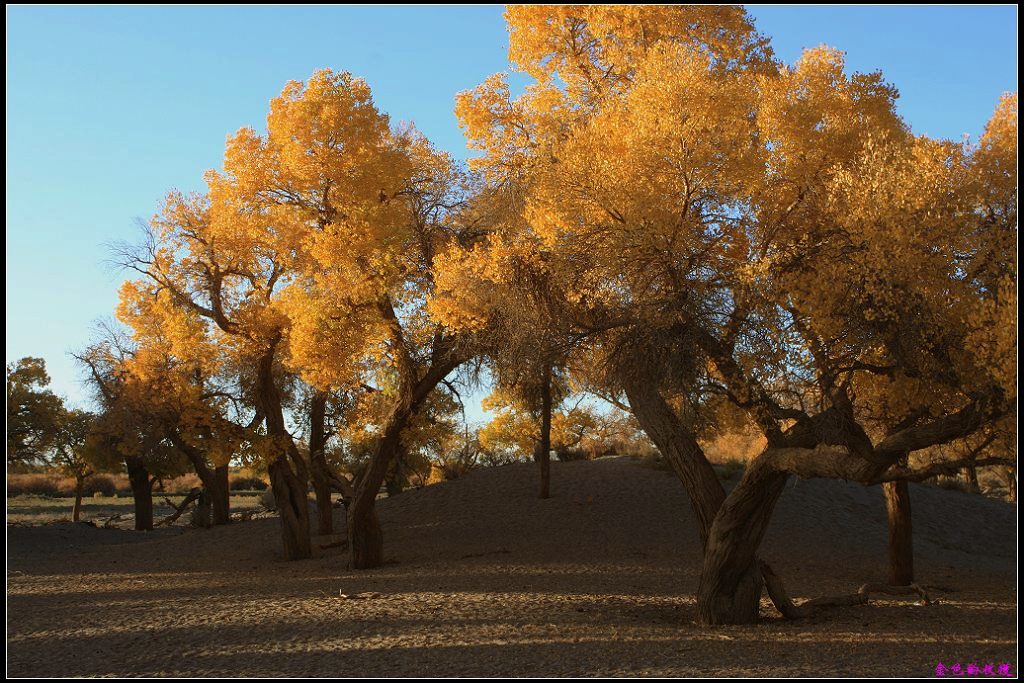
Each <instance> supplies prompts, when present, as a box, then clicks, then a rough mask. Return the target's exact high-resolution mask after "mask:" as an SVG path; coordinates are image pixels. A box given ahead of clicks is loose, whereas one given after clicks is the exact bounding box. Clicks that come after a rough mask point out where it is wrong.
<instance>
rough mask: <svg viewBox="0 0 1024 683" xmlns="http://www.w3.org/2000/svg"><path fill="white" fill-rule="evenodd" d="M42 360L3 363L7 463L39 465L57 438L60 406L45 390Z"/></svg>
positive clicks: (24, 359) (44, 365)
mask: <svg viewBox="0 0 1024 683" xmlns="http://www.w3.org/2000/svg"><path fill="white" fill-rule="evenodd" d="M49 385H50V376H49V375H48V374H46V361H44V360H43V359H42V358H31V357H26V358H22V359H20V360H18V361H17V362H15V363H8V364H7V464H8V465H9V466H10V465H14V464H20V463H23V464H33V463H39V462H42V461H43V460H44V459H45V457H46V455H47V453H48V451H49V450H50V448H51V447H52V445H53V443H54V440H55V439H56V438H57V435H58V430H59V422H60V418H61V416H62V414H63V410H64V403H63V401H61V399H60V397H59V396H57V395H56V394H54V393H53V392H52V391H51V390H50V389H49V388H48V387H49Z"/></svg>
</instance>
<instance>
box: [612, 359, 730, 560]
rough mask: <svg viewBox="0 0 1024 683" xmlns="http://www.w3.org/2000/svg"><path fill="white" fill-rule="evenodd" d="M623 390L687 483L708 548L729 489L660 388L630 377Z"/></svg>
mask: <svg viewBox="0 0 1024 683" xmlns="http://www.w3.org/2000/svg"><path fill="white" fill-rule="evenodd" d="M623 388H624V389H625V390H626V396H627V397H628V399H629V405H630V407H631V408H632V410H633V415H634V416H635V417H636V419H637V421H638V422H639V423H640V426H641V428H643V430H644V433H645V434H647V436H648V437H649V438H650V439H651V441H653V442H654V445H655V446H657V447H658V450H659V451H660V452H661V454H662V456H663V457H664V458H665V459H666V460H668V462H669V464H670V465H671V466H672V469H673V471H674V472H675V473H676V476H678V477H679V479H680V480H681V481H682V482H683V486H684V487H685V488H686V492H687V493H688V494H689V496H690V505H692V507H693V512H694V515H695V516H696V517H697V523H698V529H699V531H700V540H701V545H702V546H705V547H706V546H707V539H708V534H709V532H710V530H711V525H712V523H713V522H714V519H715V514H716V513H717V512H718V509H719V508H720V507H721V505H722V501H724V500H725V489H724V488H722V483H721V482H720V481H719V480H718V476H717V475H716V474H715V469H714V468H713V467H712V466H711V463H710V462H708V459H707V458H706V457H705V456H704V451H703V450H702V449H701V447H700V444H699V443H697V436H696V434H695V433H694V432H693V430H691V429H689V428H688V427H687V426H686V425H685V424H683V422H682V420H680V419H679V416H678V415H676V413H675V411H673V410H672V407H671V406H669V404H668V402H667V401H665V398H664V397H663V396H662V395H661V392H659V391H658V388H657V386H655V385H653V384H650V383H648V382H645V381H635V380H630V379H629V378H627V379H626V380H625V381H624V382H623Z"/></svg>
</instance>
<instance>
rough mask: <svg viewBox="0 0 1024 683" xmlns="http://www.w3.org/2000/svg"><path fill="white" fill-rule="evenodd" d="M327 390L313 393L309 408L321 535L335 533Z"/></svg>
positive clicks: (312, 461)
mask: <svg viewBox="0 0 1024 683" xmlns="http://www.w3.org/2000/svg"><path fill="white" fill-rule="evenodd" d="M326 416H327V392H325V391H318V392H316V393H315V394H314V395H313V400H312V402H311V403H310V408H309V460H310V469H311V471H312V474H313V491H314V493H316V532H317V533H318V534H319V535H321V536H326V535H328V534H333V533H334V503H333V501H332V500H331V482H330V478H329V477H328V475H327V453H326V452H325V450H324V449H325V447H326V445H327V432H326V428H325V423H326Z"/></svg>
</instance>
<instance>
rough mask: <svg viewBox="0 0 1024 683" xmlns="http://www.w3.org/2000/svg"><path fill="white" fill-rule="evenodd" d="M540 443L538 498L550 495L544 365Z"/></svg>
mask: <svg viewBox="0 0 1024 683" xmlns="http://www.w3.org/2000/svg"><path fill="white" fill-rule="evenodd" d="M540 397H541V413H540V443H539V444H538V446H537V448H538V449H539V451H538V460H539V461H540V498H550V497H551V366H545V367H544V381H543V382H542V383H541V394H540Z"/></svg>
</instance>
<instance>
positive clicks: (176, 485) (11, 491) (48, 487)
mask: <svg viewBox="0 0 1024 683" xmlns="http://www.w3.org/2000/svg"><path fill="white" fill-rule="evenodd" d="M228 480H229V486H230V487H231V490H232V491H253V490H262V489H265V488H266V487H267V485H266V481H265V479H264V478H263V477H259V476H256V475H255V474H253V473H252V472H251V471H249V470H245V469H243V470H239V471H237V472H231V473H229V475H228ZM202 485H203V483H202V481H200V479H199V477H198V476H197V475H196V474H186V475H183V476H180V477H174V478H172V479H166V480H163V481H161V482H158V483H157V484H156V485H155V486H154V492H155V493H158V494H160V493H163V494H173V495H182V494H187V493H188V492H189V491H191V490H192V489H193V488H197V487H201V486H202ZM131 492H132V487H131V484H129V482H128V475H126V474H104V473H101V474H94V475H92V476H91V477H89V478H88V479H86V480H85V495H86V496H92V495H95V494H97V493H99V494H102V495H104V496H113V495H114V494H117V495H119V496H130V495H131ZM74 495H75V478H74V477H64V476H61V475H59V474H47V473H35V474H8V475H7V497H8V498H11V497H15V496H54V497H58V498H67V497H70V496H74Z"/></svg>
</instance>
